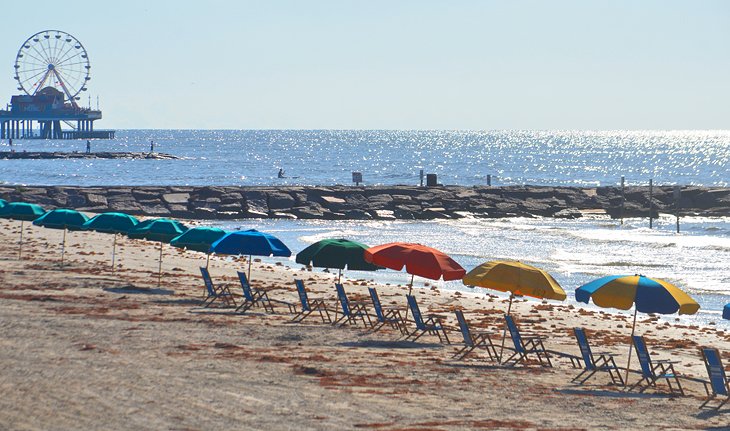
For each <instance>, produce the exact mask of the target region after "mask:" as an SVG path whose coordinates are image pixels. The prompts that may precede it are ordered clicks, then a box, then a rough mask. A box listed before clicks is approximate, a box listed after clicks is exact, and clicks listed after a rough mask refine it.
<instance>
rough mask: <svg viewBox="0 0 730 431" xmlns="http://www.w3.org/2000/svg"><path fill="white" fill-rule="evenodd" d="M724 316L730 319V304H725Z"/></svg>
mask: <svg viewBox="0 0 730 431" xmlns="http://www.w3.org/2000/svg"><path fill="white" fill-rule="evenodd" d="M722 318H723V319H727V320H730V304H727V305H725V308H723V309H722Z"/></svg>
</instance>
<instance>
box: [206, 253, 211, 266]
mask: <svg viewBox="0 0 730 431" xmlns="http://www.w3.org/2000/svg"><path fill="white" fill-rule="evenodd" d="M208 264H210V252H208V259H206V260H205V269H208Z"/></svg>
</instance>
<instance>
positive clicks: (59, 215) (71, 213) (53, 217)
mask: <svg viewBox="0 0 730 431" xmlns="http://www.w3.org/2000/svg"><path fill="white" fill-rule="evenodd" d="M87 221H89V218H88V217H87V216H86V214H83V213H80V212H78V211H76V210H70V209H64V208H59V209H55V210H51V211H48V212H47V213H45V214H43V215H42V216H40V217H38V218H37V219H35V220H33V224H34V225H36V226H42V227H46V228H51V229H63V243H62V245H61V266H63V255H64V253H65V251H66V231H67V230H81V226H82V225H83V224H84V223H86V222H87Z"/></svg>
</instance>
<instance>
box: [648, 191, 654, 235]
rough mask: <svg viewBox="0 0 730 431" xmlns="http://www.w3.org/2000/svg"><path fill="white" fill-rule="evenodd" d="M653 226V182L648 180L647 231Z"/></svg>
mask: <svg viewBox="0 0 730 431" xmlns="http://www.w3.org/2000/svg"><path fill="white" fill-rule="evenodd" d="M653 224H654V180H652V179H650V180H649V229H651V228H652V227H653Z"/></svg>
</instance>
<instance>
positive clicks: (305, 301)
mask: <svg viewBox="0 0 730 431" xmlns="http://www.w3.org/2000/svg"><path fill="white" fill-rule="evenodd" d="M294 283H295V284H296V286H297V293H298V294H299V301H300V302H301V308H302V309H301V311H300V312H299V313H297V315H295V316H294V318H292V321H294V322H301V321H302V320H304V319H306V318H307V317H309V316H310V315H311V314H312V313H314V312H315V311H316V312H318V313H319V317H321V318H322V322H323V323H324V322H329V323H332V318H331V317H330V313H329V310H328V309H327V306H326V305H325V303H324V299H313V298H309V297H308V296H307V289H305V288H304V282H303V281H302V280H294Z"/></svg>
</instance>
